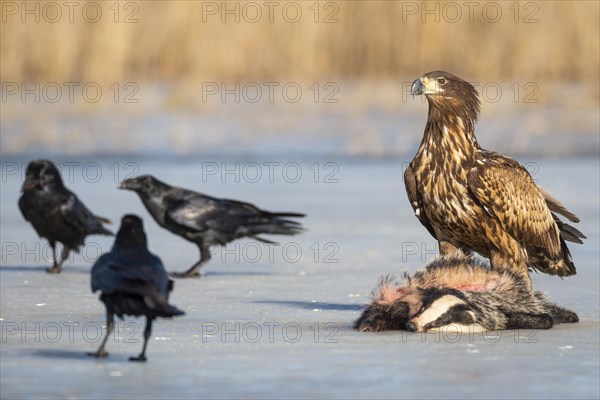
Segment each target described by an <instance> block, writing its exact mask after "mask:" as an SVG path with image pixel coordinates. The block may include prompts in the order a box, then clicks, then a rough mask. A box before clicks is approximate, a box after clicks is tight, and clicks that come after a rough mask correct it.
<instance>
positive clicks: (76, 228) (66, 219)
mask: <svg viewBox="0 0 600 400" xmlns="http://www.w3.org/2000/svg"><path fill="white" fill-rule="evenodd" d="M21 190H22V192H23V195H22V196H21V198H20V199H19V208H20V209H21V213H22V214H23V216H24V217H25V219H26V220H27V221H29V222H31V225H33V227H34V229H35V231H36V232H37V234H38V235H39V236H40V237H43V238H46V239H48V242H49V243H50V247H52V268H50V269H47V271H48V272H49V273H56V274H58V273H60V271H61V266H62V264H63V263H64V262H65V260H66V259H67V257H69V251H71V250H74V251H76V252H79V246H82V245H83V243H84V240H85V237H86V236H87V235H91V234H100V235H112V234H113V233H112V232H110V231H109V230H107V229H105V228H104V227H103V226H102V223H110V221H109V220H108V219H106V218H102V217H98V216H96V215H94V214H92V212H91V211H90V210H88V209H87V208H86V206H85V205H84V204H83V203H82V202H81V201H79V199H78V198H77V196H76V195H75V194H74V193H73V192H71V191H70V190H69V189H67V188H66V187H65V185H64V184H63V181H62V178H61V176H60V172H59V171H58V168H56V166H55V165H54V164H53V163H52V162H51V161H48V160H34V161H31V162H30V163H29V164H28V165H27V171H26V176H25V182H24V183H23V186H22V189H21ZM57 242H60V243H62V244H63V250H62V254H61V256H60V260H58V261H57V258H56V243H57Z"/></svg>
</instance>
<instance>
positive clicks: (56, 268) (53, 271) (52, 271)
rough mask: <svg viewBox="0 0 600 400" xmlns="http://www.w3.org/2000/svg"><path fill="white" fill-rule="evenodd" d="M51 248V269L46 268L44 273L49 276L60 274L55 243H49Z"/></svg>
mask: <svg viewBox="0 0 600 400" xmlns="http://www.w3.org/2000/svg"><path fill="white" fill-rule="evenodd" d="M50 247H52V268H46V272H47V273H49V274H60V265H59V263H58V261H57V259H56V243H52V242H50Z"/></svg>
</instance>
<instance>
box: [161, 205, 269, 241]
mask: <svg viewBox="0 0 600 400" xmlns="http://www.w3.org/2000/svg"><path fill="white" fill-rule="evenodd" d="M166 214H167V217H168V218H169V219H170V220H171V221H173V222H175V223H176V224H178V225H182V226H184V227H185V228H187V229H191V230H194V231H198V232H204V231H206V230H208V229H216V230H219V231H221V232H227V233H234V232H235V231H236V230H237V229H238V228H239V227H240V226H242V225H245V224H246V223H247V222H248V219H249V218H250V217H252V216H259V215H260V210H258V209H257V208H256V207H254V206H252V205H251V204H248V203H242V202H237V201H230V200H221V199H215V198H211V197H207V196H202V197H200V196H199V197H194V198H188V199H186V200H181V201H174V202H172V203H171V204H169V207H168V209H167V213H166Z"/></svg>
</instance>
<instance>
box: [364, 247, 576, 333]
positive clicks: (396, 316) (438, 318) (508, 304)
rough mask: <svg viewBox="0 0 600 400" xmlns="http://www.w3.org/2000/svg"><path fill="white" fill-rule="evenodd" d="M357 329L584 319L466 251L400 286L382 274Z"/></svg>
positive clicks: (531, 325)
mask: <svg viewBox="0 0 600 400" xmlns="http://www.w3.org/2000/svg"><path fill="white" fill-rule="evenodd" d="M372 297H373V300H372V303H371V304H369V305H368V306H367V308H366V310H365V311H364V312H363V314H362V315H361V317H360V318H359V319H358V320H357V321H356V322H355V324H354V328H355V329H358V330H360V331H363V332H377V331H383V330H408V331H413V332H427V331H433V330H439V329H442V328H444V329H447V330H454V331H458V330H462V329H465V328H468V329H472V330H475V331H485V330H500V329H549V328H551V327H552V326H553V324H554V323H573V322H578V321H579V319H578V317H577V314H575V313H574V312H572V311H569V310H566V309H564V308H561V307H559V306H557V305H555V304H553V303H551V302H549V301H548V299H547V298H546V296H545V295H544V294H543V293H542V292H539V291H536V292H533V291H531V290H530V289H529V287H528V285H527V282H526V281H525V280H524V279H523V278H522V276H521V275H520V274H518V273H517V272H516V271H513V270H511V269H500V270H492V269H490V268H489V267H488V266H487V265H485V264H484V263H482V262H481V261H478V260H475V259H474V258H471V257H467V256H464V255H463V254H462V253H461V252H456V253H454V254H451V255H447V256H444V257H440V258H438V259H436V260H434V261H433V262H431V263H430V264H429V265H428V266H427V267H426V268H425V269H424V270H420V271H418V272H416V273H415V274H414V275H413V276H409V275H408V274H404V284H403V285H400V284H399V283H398V281H397V280H396V278H395V277H394V276H392V275H388V276H385V277H383V278H381V280H380V282H379V285H378V287H377V288H375V289H374V290H373V294H372Z"/></svg>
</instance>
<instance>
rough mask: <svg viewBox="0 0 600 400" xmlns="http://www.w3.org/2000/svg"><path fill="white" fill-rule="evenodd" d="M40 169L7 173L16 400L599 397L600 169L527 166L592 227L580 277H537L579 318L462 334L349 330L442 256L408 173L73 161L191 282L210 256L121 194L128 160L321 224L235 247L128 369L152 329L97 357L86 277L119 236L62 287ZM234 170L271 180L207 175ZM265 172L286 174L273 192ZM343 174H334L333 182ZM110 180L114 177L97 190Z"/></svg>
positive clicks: (73, 183) (7, 281) (4, 366)
mask: <svg viewBox="0 0 600 400" xmlns="http://www.w3.org/2000/svg"><path fill="white" fill-rule="evenodd" d="M26 161H27V160H4V161H3V165H2V174H3V175H2V193H1V218H0V219H1V222H2V225H1V230H2V265H1V268H0V282H1V283H0V284H1V286H0V287H1V303H0V317H1V318H2V320H1V321H0V324H1V326H2V338H1V339H2V340H1V350H0V359H1V362H0V367H1V368H0V369H1V371H0V372H1V373H0V377H1V383H2V384H1V389H0V392H1V393H0V397H2V398H3V399H8V398H127V399H131V398H325V397H328V398H343V399H349V398H540V399H542V398H543V399H550V398H556V399H562V398H590V399H597V398H598V397H599V396H600V390H599V384H600V383H599V380H600V376H599V374H600V354H599V352H600V350H599V349H600V347H599V322H598V321H599V308H600V307H599V285H600V283H599V272H598V271H599V269H598V266H599V250H598V249H599V207H598V194H599V188H598V185H599V165H598V159H597V158H589V159H585V158H583V159H577V158H565V159H545V160H524V159H520V160H519V161H521V162H522V163H524V164H525V163H529V164H528V165H529V168H530V170H531V172H532V174H533V175H534V178H535V179H537V180H538V181H539V183H540V185H542V186H543V187H544V188H545V189H547V190H549V191H550V192H551V193H553V194H554V195H555V196H556V197H557V198H558V199H560V200H561V201H562V202H563V203H564V204H565V205H566V206H567V207H568V208H569V209H571V210H572V211H573V212H575V213H576V214H577V215H578V216H579V217H580V218H581V220H582V222H581V223H580V224H578V228H579V229H580V230H581V231H583V232H584V233H585V234H586V235H587V237H588V239H587V240H586V242H585V244H584V245H583V246H579V245H575V244H572V245H570V248H571V250H572V253H573V257H574V259H575V262H576V265H577V270H578V274H577V275H576V276H574V277H570V278H566V279H560V278H556V277H548V276H542V275H535V274H534V276H533V282H534V285H535V287H536V288H537V289H540V290H544V291H546V292H547V293H548V294H549V296H550V297H551V298H552V299H553V300H554V301H556V302H557V303H559V304H560V305H562V306H565V307H567V308H570V309H572V310H574V311H576V312H577V313H578V314H579V317H580V319H581V322H580V323H579V324H574V325H558V326H556V327H555V328H553V329H551V330H548V331H502V332H489V333H487V334H486V335H485V336H483V335H482V334H473V335H468V334H463V335H461V336H460V337H457V336H456V334H437V335H436V334H423V335H421V334H418V335H417V334H402V333H400V332H388V333H376V334H375V333H358V332H355V331H353V330H352V329H351V325H352V322H353V321H354V320H355V319H356V318H357V317H358V315H359V313H360V311H361V305H362V304H364V303H365V302H367V301H368V299H369V293H370V291H371V289H372V287H373V286H374V285H375V284H376V282H377V279H378V277H379V276H380V275H382V274H386V273H389V272H392V273H397V274H400V273H401V272H403V271H407V270H408V271H414V270H415V269H417V268H420V267H422V266H424V265H425V263H426V262H427V260H430V259H431V258H432V257H433V256H434V254H435V243H434V241H433V240H432V238H431V237H429V235H428V233H427V231H426V230H425V229H424V228H423V227H422V226H420V224H419V223H418V221H417V219H416V218H415V217H414V216H413V215H412V210H411V208H410V206H409V205H408V202H407V200H406V195H405V193H404V186H403V182H402V172H403V164H402V162H401V161H399V160H378V161H371V160H352V159H346V160H328V159H326V158H318V159H314V160H310V159H299V160H293V159H286V160H284V159H276V158H273V159H271V160H265V159H261V160H252V159H240V160H236V159H234V158H231V157H229V158H228V159H225V160H196V159H195V160H191V159H190V160H187V161H174V160H169V159H166V160H152V159H130V160H127V159H118V160H116V159H110V160H108V159H98V160H93V161H82V160H66V159H65V160H57V162H58V164H59V166H62V167H63V168H64V169H63V175H64V174H65V171H66V169H68V165H72V164H66V163H68V162H79V163H80V165H79V166H77V167H76V168H74V169H73V175H72V177H71V178H70V181H69V182H67V185H68V186H69V187H70V188H71V189H73V190H74V191H75V192H76V193H77V194H78V195H79V196H80V198H81V199H82V200H83V201H84V203H85V204H86V205H88V206H89V207H90V208H91V209H92V210H93V211H94V212H95V213H97V214H98V215H102V216H106V217H109V218H111V219H112V220H113V221H114V223H113V225H112V227H113V229H116V228H117V227H118V221H119V219H120V217H121V215H122V214H124V213H127V212H134V213H137V214H139V215H140V216H142V217H143V218H144V221H145V226H146V231H147V233H148V237H149V246H150V249H151V251H153V252H154V253H156V254H157V255H159V256H160V257H161V258H162V260H163V262H164V263H165V265H166V266H167V268H168V269H169V270H184V268H186V267H188V266H189V265H191V264H192V263H193V262H194V261H195V260H196V258H197V257H198V254H197V250H196V248H195V246H194V245H192V244H190V243H187V242H185V241H184V240H182V239H180V238H178V237H176V236H174V235H172V234H171V233H169V232H167V231H165V230H163V229H161V228H160V227H158V225H157V224H156V223H155V222H154V221H153V220H152V219H151V217H150V216H149V215H148V213H147V212H146V210H145V209H144V208H143V206H142V204H141V202H140V201H139V199H138V198H137V196H136V195H135V194H134V193H131V192H126V191H119V190H117V189H116V188H115V187H116V183H117V181H119V180H120V179H123V178H124V177H125V175H127V174H128V173H130V172H132V171H133V169H132V170H129V169H127V170H126V169H125V167H124V165H125V163H127V162H132V163H133V165H134V167H135V168H137V171H136V172H137V173H140V174H141V173H151V174H155V175H156V176H157V177H159V178H161V179H163V180H165V181H167V182H170V183H173V184H178V185H181V186H185V187H188V188H193V189H195V190H198V191H203V192H205V193H210V194H213V195H216V196H222V197H230V198H237V199H243V200H246V201H250V202H253V203H255V204H257V205H259V206H261V207H263V208H266V209H271V210H280V211H302V212H306V213H307V214H308V217H307V218H306V219H305V221H304V223H305V225H306V227H307V231H306V233H304V234H303V235H301V236H297V237H293V238H282V239H281V245H280V246H278V247H274V248H270V247H269V246H267V245H264V244H257V243H256V242H252V241H246V240H244V241H240V242H237V245H236V244H231V245H229V246H228V247H227V249H226V250H223V249H221V250H219V251H217V252H216V253H215V254H214V256H213V260H212V262H211V263H210V264H209V265H208V266H206V267H205V268H204V272H205V276H204V277H203V278H201V279H189V280H178V281H176V284H175V291H174V292H173V294H172V298H171V300H172V303H173V304H175V305H177V306H178V307H180V308H181V309H183V310H185V311H186V315H185V316H183V317H180V318H176V319H173V320H158V321H157V322H155V324H154V331H153V333H152V340H151V342H150V343H149V347H148V359H149V361H148V362H147V363H145V364H139V363H130V362H128V361H127V358H128V357H129V356H132V355H137V354H138V353H139V351H140V349H141V344H142V342H141V332H142V330H143V326H144V325H143V324H144V321H143V319H137V320H136V319H127V320H126V321H119V324H118V336H111V338H110V339H109V342H108V344H107V350H108V351H109V353H110V355H109V357H108V358H107V359H101V360H95V359H92V358H90V357H88V356H86V355H85V352H86V351H94V350H95V349H96V348H97V346H98V345H99V340H100V336H99V334H100V332H99V329H101V328H102V327H103V325H104V323H105V321H104V318H105V315H104V308H103V306H102V304H101V303H100V302H99V300H98V298H97V295H96V294H92V293H91V292H90V286H89V273H88V272H89V269H90V266H91V262H93V259H94V258H95V257H97V254H98V252H99V251H106V250H108V249H109V248H110V246H111V244H112V240H111V239H110V238H105V237H100V236H93V237H89V238H88V241H87V243H88V244H87V246H86V247H85V248H84V250H83V251H82V255H76V256H75V257H74V258H73V259H72V261H70V262H67V263H66V266H65V268H64V271H63V273H62V274H60V275H56V276H55V275H48V274H46V273H45V272H44V268H45V267H46V266H47V265H48V264H49V263H50V261H49V260H46V259H44V257H45V256H47V255H49V252H48V249H47V246H46V243H45V241H42V240H40V239H38V238H37V236H36V234H35V232H34V231H33V229H32V228H31V226H29V225H28V224H27V223H26V222H25V221H24V220H23V218H22V216H21V215H20V212H19V211H18V208H17V199H18V196H19V186H20V183H21V175H20V173H22V167H23V166H24V164H22V163H25V162H26ZM221 161H223V162H226V165H225V167H227V168H230V169H233V170H235V168H236V167H235V163H236V162H239V163H240V168H243V167H244V166H246V167H247V168H250V167H251V166H249V165H250V164H249V163H251V162H256V163H258V164H259V165H261V167H260V168H261V169H262V173H263V176H262V178H261V179H259V180H258V181H257V182H255V183H252V182H249V180H253V179H249V178H252V177H253V176H255V175H252V176H250V175H249V174H250V172H251V171H250V170H249V169H247V170H246V175H245V176H240V179H239V182H236V179H235V178H236V177H235V175H233V174H230V175H225V176H224V177H223V176H221V174H220V173H217V174H216V175H209V174H208V172H210V171H213V169H208V170H207V168H213V167H214V165H213V164H207V163H209V162H217V166H218V167H219V168H221V169H222V165H221V164H220V162H221ZM265 161H272V162H279V163H280V166H279V167H277V166H276V167H274V168H275V169H274V175H273V179H272V182H271V181H270V179H268V177H267V176H266V174H267V172H268V171H267V169H268V168H267V167H264V166H262V163H263V162H265ZM92 162H94V163H97V165H94V166H92V167H90V165H92V164H90V163H92ZM290 162H297V163H298V166H299V170H300V171H301V172H302V177H301V178H300V179H299V180H298V182H295V183H294V182H292V181H293V180H294V179H295V178H294V176H295V175H293V171H292V170H291V169H289V170H288V171H287V172H286V174H287V175H282V168H283V165H285V164H286V163H290ZM328 162H332V163H334V164H329V165H330V166H329V167H328V168H329V169H325V164H326V163H328ZM11 163H12V164H11ZM115 163H119V164H118V165H115ZM203 163H204V164H203ZM315 163H318V165H317V166H315ZM331 165H333V167H332V166H331ZM13 167H16V168H17V172H16V173H14V174H13V172H12V171H13ZM86 167H87V168H88V170H87V171H86V172H85V173H84V171H85V168H86ZM97 167H98V168H99V169H98V170H99V171H101V173H102V176H101V177H100V178H98V179H97V181H96V177H95V175H93V168H97ZM294 167H295V166H294ZM288 168H292V167H288ZM315 170H319V172H320V174H319V176H318V177H316V175H315ZM240 171H241V170H240ZM333 171H335V172H333ZM219 172H221V171H219ZM211 173H212V172H211ZM327 174H332V175H329V179H327V180H326V179H325V176H326V175H327ZM117 175H118V176H117ZM223 178H224V179H223ZM292 178H294V179H292ZM335 179H337V180H338V182H337V183H336V182H335ZM68 180H69V179H68ZM326 181H328V182H326ZM36 243H39V245H37V246H38V247H37V248H36ZM36 324H37V325H36Z"/></svg>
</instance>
